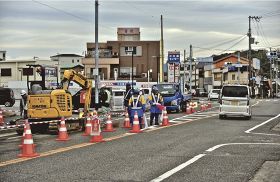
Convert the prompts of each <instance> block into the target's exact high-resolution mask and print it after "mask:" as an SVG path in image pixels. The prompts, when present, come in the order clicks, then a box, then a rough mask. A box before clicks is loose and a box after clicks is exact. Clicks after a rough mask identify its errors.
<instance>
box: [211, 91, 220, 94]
mask: <svg viewBox="0 0 280 182" xmlns="http://www.w3.org/2000/svg"><path fill="white" fill-rule="evenodd" d="M212 93H216V94H219V93H220V90H212Z"/></svg>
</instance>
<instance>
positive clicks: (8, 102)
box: [0, 87, 15, 107]
mask: <svg viewBox="0 0 280 182" xmlns="http://www.w3.org/2000/svg"><path fill="white" fill-rule="evenodd" d="M14 104H15V95H14V91H13V90H12V89H10V88H2V87H1V88H0V105H5V106H6V107H12V106H13V105H14Z"/></svg>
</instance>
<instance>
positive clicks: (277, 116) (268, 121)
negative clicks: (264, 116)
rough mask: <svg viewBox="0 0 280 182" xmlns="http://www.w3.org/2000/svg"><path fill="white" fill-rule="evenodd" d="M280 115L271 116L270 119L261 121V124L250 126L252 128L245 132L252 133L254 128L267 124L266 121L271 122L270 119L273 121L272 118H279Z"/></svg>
mask: <svg viewBox="0 0 280 182" xmlns="http://www.w3.org/2000/svg"><path fill="white" fill-rule="evenodd" d="M279 116H280V114H278V115H277V116H275V117H273V118H270V119H269V120H266V121H264V122H263V123H261V124H259V125H257V126H254V127H253V128H250V129H248V130H246V131H245V133H250V132H251V131H253V130H254V129H256V128H258V127H260V126H262V125H265V124H266V123H268V122H270V121H272V120H274V119H276V118H278V117H279Z"/></svg>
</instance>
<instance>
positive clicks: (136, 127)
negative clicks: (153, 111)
mask: <svg viewBox="0 0 280 182" xmlns="http://www.w3.org/2000/svg"><path fill="white" fill-rule="evenodd" d="M129 132H130V133H141V132H143V131H141V130H140V125H139V119H138V114H137V112H136V111H135V113H134V119H133V125H132V130H129Z"/></svg>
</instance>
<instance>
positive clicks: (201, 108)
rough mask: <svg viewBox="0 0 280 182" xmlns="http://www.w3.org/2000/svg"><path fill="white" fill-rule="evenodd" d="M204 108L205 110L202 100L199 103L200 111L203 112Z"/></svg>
mask: <svg viewBox="0 0 280 182" xmlns="http://www.w3.org/2000/svg"><path fill="white" fill-rule="evenodd" d="M205 110H206V107H205V104H204V102H202V103H201V105H200V111H202V112H203V111H205Z"/></svg>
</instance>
